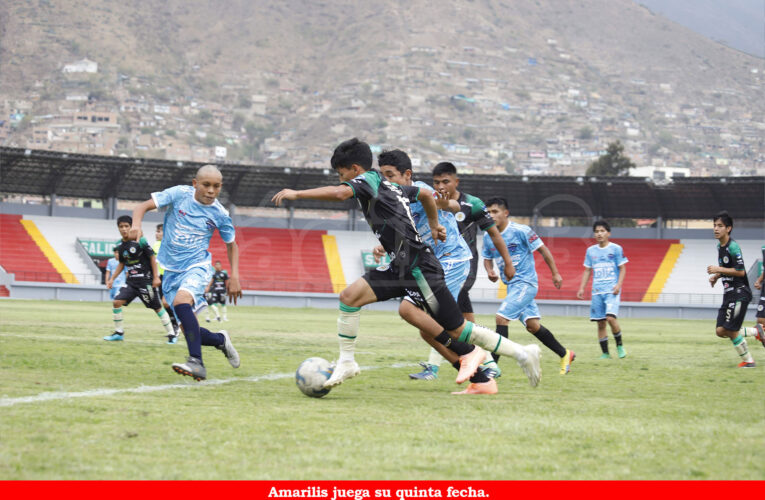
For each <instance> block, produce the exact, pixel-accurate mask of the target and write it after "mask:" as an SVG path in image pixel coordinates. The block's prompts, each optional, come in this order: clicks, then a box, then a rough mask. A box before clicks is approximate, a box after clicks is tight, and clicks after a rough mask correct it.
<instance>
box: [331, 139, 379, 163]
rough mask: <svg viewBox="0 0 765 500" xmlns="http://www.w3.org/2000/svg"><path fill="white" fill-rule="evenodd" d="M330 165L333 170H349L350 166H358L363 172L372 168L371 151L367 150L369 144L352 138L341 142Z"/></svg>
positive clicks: (333, 154)
mask: <svg viewBox="0 0 765 500" xmlns="http://www.w3.org/2000/svg"><path fill="white" fill-rule="evenodd" d="M330 164H331V165H332V168H334V169H335V170H337V169H338V168H351V166H352V165H359V166H360V167H361V168H363V169H364V170H369V169H370V168H372V150H371V149H370V148H369V144H367V143H366V142H362V141H360V140H358V139H357V138H355V137H354V138H353V139H348V140H347V141H344V142H341V143H340V145H339V146H337V147H336V148H335V152H334V153H332V159H331V160H330Z"/></svg>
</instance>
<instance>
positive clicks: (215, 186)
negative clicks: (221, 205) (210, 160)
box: [191, 165, 223, 205]
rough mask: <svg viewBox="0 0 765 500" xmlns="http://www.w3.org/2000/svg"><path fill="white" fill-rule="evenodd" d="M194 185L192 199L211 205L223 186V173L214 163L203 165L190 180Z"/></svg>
mask: <svg viewBox="0 0 765 500" xmlns="http://www.w3.org/2000/svg"><path fill="white" fill-rule="evenodd" d="M191 185H192V186H194V189H195V191H194V199H195V200H197V201H198V202H199V203H201V204H203V205H212V204H213V203H214V202H215V199H216V198H218V195H219V194H220V188H221V187H222V186H223V174H221V173H220V170H218V167H216V166H215V165H203V166H201V167H199V170H197V174H196V175H195V176H194V179H193V180H192V181H191Z"/></svg>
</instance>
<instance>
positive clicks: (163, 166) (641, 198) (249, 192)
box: [0, 148, 765, 220]
mask: <svg viewBox="0 0 765 500" xmlns="http://www.w3.org/2000/svg"><path fill="white" fill-rule="evenodd" d="M202 165H204V163H195V162H178V161H171V160H155V159H147V158H123V157H115V156H95V155H82V154H71V153H62V152H56V151H39V150H30V149H20V148H0V192H2V193H8V194H11V193H14V194H34V195H43V196H50V195H53V194H55V195H57V196H63V197H75V198H92V199H108V198H118V199H124V200H145V199H148V197H149V195H150V193H152V192H155V191H161V190H163V189H165V188H167V187H170V186H174V185H178V184H188V183H190V182H191V179H192V178H193V176H194V173H195V172H196V170H197V169H198V168H199V167H200V166H202ZM217 166H218V168H219V169H220V170H221V172H222V173H223V180H224V183H223V190H222V191H221V201H222V202H223V203H224V204H228V203H233V204H235V205H239V206H247V207H268V206H272V204H271V197H272V196H273V195H274V194H275V193H276V192H277V191H279V190H280V189H283V188H291V189H307V188H312V187H318V186H328V185H334V184H337V183H338V178H337V175H336V174H335V173H334V172H333V171H332V169H331V168H330V167H329V166H327V168H326V169H315V168H294V167H266V166H254V165H240V164H229V163H223V164H217ZM417 177H419V178H421V179H422V180H423V181H425V182H429V181H430V179H429V178H426V177H423V175H422V174H418V175H417ZM460 190H463V191H465V192H467V193H470V194H472V195H474V196H477V197H479V198H481V199H482V200H484V201H486V200H488V199H489V198H494V197H501V198H504V199H505V200H507V202H508V208H509V209H510V213H511V214H513V215H516V216H533V215H535V214H537V215H539V216H544V217H577V216H580V217H589V216H600V217H610V218H616V217H620V218H621V217H624V218H655V217H662V218H664V219H665V220H667V219H705V218H708V217H710V215H713V214H714V213H716V212H718V211H720V210H727V211H728V212H730V213H731V215H733V217H735V218H736V219H741V218H743V219H765V177H704V178H700V177H685V178H675V179H673V181H672V182H669V183H666V184H662V185H658V184H655V183H653V182H651V181H650V180H646V179H644V178H637V177H604V178H594V177H552V176H523V177H520V176H508V175H460ZM292 206H294V207H296V208H318V209H334V210H337V209H339V208H342V206H341V205H339V204H336V203H327V202H320V201H306V200H300V201H297V202H292ZM344 206H345V207H346V208H350V207H352V206H354V204H353V202H352V201H348V202H346V204H345V205H344Z"/></svg>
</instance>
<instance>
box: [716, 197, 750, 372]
mask: <svg viewBox="0 0 765 500" xmlns="http://www.w3.org/2000/svg"><path fill="white" fill-rule="evenodd" d="M712 222H713V224H714V225H713V231H714V235H715V238H717V241H718V243H717V265H716V266H707V274H709V283H711V285H712V287H714V286H715V284H716V283H717V281H718V280H720V279H722V283H723V288H724V293H723V303H722V305H721V306H720V310H719V311H718V313H717V329H716V330H715V332H716V333H717V336H718V337H720V338H729V339H730V340H731V342H733V347H734V348H735V349H736V352H737V353H738V355H739V357H740V358H741V362H740V363H739V364H738V366H739V367H740V368H754V366H755V362H754V358H752V354H751V353H750V352H749V348H748V347H747V345H746V339H745V338H744V335H743V334H742V333H741V332H740V331H739V330H740V329H741V324H742V323H743V322H744V317H745V316H746V308H747V306H748V305H749V302H751V301H752V291H751V289H750V288H749V278H747V276H746V266H745V265H744V255H743V254H742V253H741V247H739V246H738V243H736V241H735V240H734V239H733V238H731V236H730V235H731V232H733V218H731V216H730V215H728V212H725V211H723V212H720V213H718V214H717V215H715V216H714V218H713V219H712Z"/></svg>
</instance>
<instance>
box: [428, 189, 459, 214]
mask: <svg viewBox="0 0 765 500" xmlns="http://www.w3.org/2000/svg"><path fill="white" fill-rule="evenodd" d="M433 198H435V200H436V206H437V207H438V209H439V210H446V211H447V212H451V213H453V214H456V213H457V212H459V211H460V204H459V203H458V202H457V200H452V199H450V198H449V195H447V194H444V193H441V192H440V191H433Z"/></svg>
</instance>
